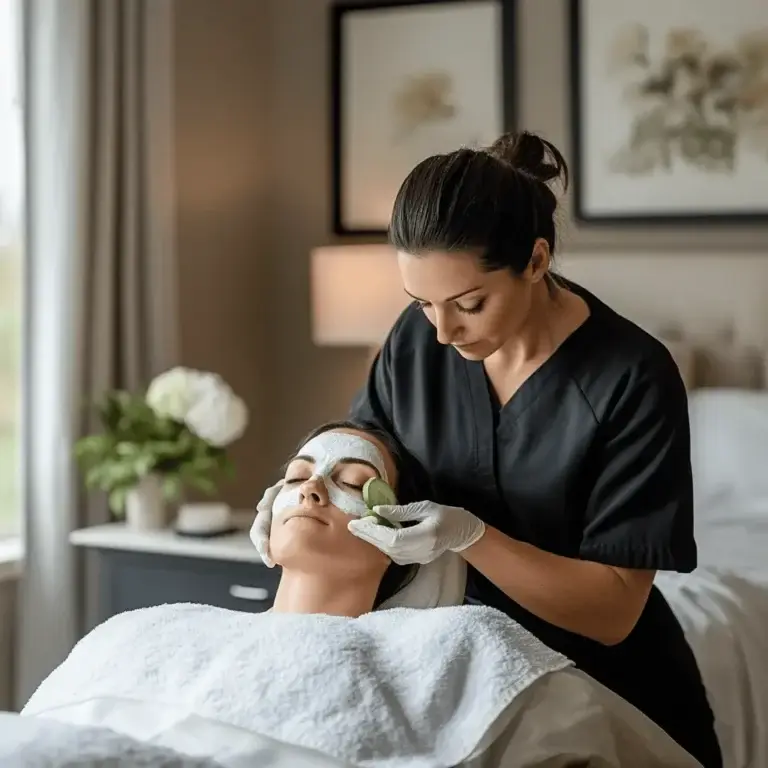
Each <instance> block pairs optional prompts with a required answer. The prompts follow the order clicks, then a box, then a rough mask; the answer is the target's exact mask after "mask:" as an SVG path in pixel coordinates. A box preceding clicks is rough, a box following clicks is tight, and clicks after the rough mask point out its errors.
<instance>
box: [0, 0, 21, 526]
mask: <svg viewBox="0 0 768 768" xmlns="http://www.w3.org/2000/svg"><path fill="white" fill-rule="evenodd" d="M20 10H21V2H20V0H0V539H2V538H4V537H7V536H12V535H15V534H18V533H19V531H20V523H21V461H20V451H19V447H20V442H21V441H20V430H19V426H20V415H21V397H20V396H21V338H22V288H23V285H22V275H23V272H22V265H23V261H22V254H23V242H22V233H23V226H22V219H23V181H24V178H23V177H24V150H23V120H22V99H21V83H22V77H21V66H20V65H21V39H22V38H21V14H20Z"/></svg>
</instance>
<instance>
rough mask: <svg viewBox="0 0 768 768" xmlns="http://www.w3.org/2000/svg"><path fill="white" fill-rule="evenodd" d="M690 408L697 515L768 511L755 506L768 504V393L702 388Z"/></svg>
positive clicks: (691, 396)
mask: <svg viewBox="0 0 768 768" xmlns="http://www.w3.org/2000/svg"><path fill="white" fill-rule="evenodd" d="M689 403H690V418H691V462H692V465H693V482H694V493H695V499H696V507H697V514H703V515H706V516H711V515H717V514H720V513H721V512H719V511H718V510H722V511H723V513H725V514H727V512H726V511H725V510H727V509H731V510H733V505H732V503H733V502H737V503H739V506H742V504H741V502H746V503H748V506H749V507H751V508H752V509H753V510H759V509H768V507H766V506H764V505H756V504H754V503H753V502H755V501H759V500H764V499H768V392H762V391H750V390H739V389H700V390H697V391H695V392H693V393H691V395H690V400H689Z"/></svg>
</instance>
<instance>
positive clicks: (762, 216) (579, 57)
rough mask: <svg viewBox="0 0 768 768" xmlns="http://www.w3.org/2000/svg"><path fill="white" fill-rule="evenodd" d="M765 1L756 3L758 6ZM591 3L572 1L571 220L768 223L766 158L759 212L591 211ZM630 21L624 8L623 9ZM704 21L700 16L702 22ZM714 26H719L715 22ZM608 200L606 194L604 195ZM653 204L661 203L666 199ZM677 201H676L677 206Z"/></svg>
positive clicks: (696, 209) (693, 208) (701, 208)
mask: <svg viewBox="0 0 768 768" xmlns="http://www.w3.org/2000/svg"><path fill="white" fill-rule="evenodd" d="M685 1H686V2H689V3H690V4H691V8H692V16H691V21H692V25H693V26H695V24H696V21H697V17H696V14H697V13H700V8H699V7H698V6H697V4H696V2H695V0H685ZM761 1H762V0H755V2H756V3H758V2H761ZM589 2H590V0H568V3H569V5H568V41H567V42H568V48H569V55H568V65H569V78H568V79H569V81H570V88H569V92H570V124H571V125H570V128H571V130H570V134H571V167H572V177H573V215H574V218H575V219H576V220H577V221H578V222H582V223H587V224H591V225H608V226H610V225H643V224H652V225H681V224H702V225H708V224H709V225H745V224H755V223H765V222H766V221H768V158H767V162H766V166H765V178H766V183H765V185H764V189H765V190H766V191H765V200H764V203H760V204H759V205H756V206H755V207H745V208H743V209H741V210H725V209H717V208H715V207H714V206H710V207H707V206H697V205H696V204H695V203H692V204H691V206H690V207H687V208H683V207H678V206H676V207H675V208H674V209H672V208H667V209H666V210H665V208H664V205H663V203H658V204H657V207H654V206H653V205H652V204H650V205H648V206H647V207H646V209H645V210H641V209H635V210H626V211H622V210H621V209H619V208H617V210H615V211H612V212H610V213H608V212H605V211H602V212H601V211H596V210H594V209H592V208H591V207H590V204H589V202H588V200H587V194H586V187H587V184H586V179H587V177H588V175H589V173H590V168H591V166H590V164H591V163H593V162H595V158H593V157H590V155H589V152H588V151H587V150H586V149H585V139H586V136H587V131H586V130H585V127H584V124H585V103H586V101H587V89H588V87H589V84H588V83H586V82H585V79H586V78H585V73H584V69H585V67H584V56H583V52H584V51H585V50H586V46H585V45H583V39H584V36H585V26H586V24H587V21H588V20H587V19H586V15H587V14H586V13H585V8H586V5H587V4H588V3H589ZM642 8H643V6H642V4H635V5H633V6H632V10H633V12H636V11H638V9H642ZM764 8H765V10H766V16H765V18H766V27H767V28H768V5H765V6H764ZM622 9H623V12H624V14H625V16H626V6H622ZM700 19H701V17H700V16H699V20H700ZM712 23H713V24H715V23H716V20H714V19H713V20H712ZM664 186H665V182H664V181H660V183H659V187H660V189H663V188H664ZM606 194H608V193H606ZM621 197H622V196H621V195H615V194H614V195H613V199H621ZM654 199H655V200H661V199H663V196H661V197H659V198H656V197H655V196H654ZM677 199H679V198H675V202H676V201H677Z"/></svg>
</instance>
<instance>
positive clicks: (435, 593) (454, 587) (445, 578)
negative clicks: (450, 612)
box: [378, 552, 467, 610]
mask: <svg viewBox="0 0 768 768" xmlns="http://www.w3.org/2000/svg"><path fill="white" fill-rule="evenodd" d="M466 588H467V564H466V562H465V561H464V558H463V557H461V555H458V554H456V553H455V552H445V553H444V554H442V555H440V557H438V558H436V559H435V560H433V561H432V562H431V563H427V564H426V565H420V566H419V568H418V570H417V571H416V575H415V576H414V577H413V579H412V580H411V581H410V582H409V583H408V584H406V586H405V587H403V588H402V589H401V590H400V591H399V592H397V593H396V594H395V595H393V596H392V597H390V598H389V600H385V601H384V602H383V603H382V604H381V605H380V606H379V608H378V610H384V609H388V608H443V607H447V606H451V605H461V604H462V603H463V602H464V594H465V592H466Z"/></svg>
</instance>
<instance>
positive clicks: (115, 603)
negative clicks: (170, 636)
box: [100, 550, 280, 620]
mask: <svg viewBox="0 0 768 768" xmlns="http://www.w3.org/2000/svg"><path fill="white" fill-rule="evenodd" d="M100 555H101V564H102V574H103V577H102V581H101V586H102V588H103V594H102V597H101V601H100V602H101V613H102V617H101V618H102V620H103V619H105V618H107V617H109V616H113V615H114V614H116V613H122V612H123V611H130V610H134V609H136V608H148V607H150V606H153V605H162V604H163V603H203V604H206V605H215V606H218V607H219V608H228V609H231V610H236V611H248V612H251V613H255V612H260V611H266V610H267V609H268V608H271V607H272V603H273V602H274V599H275V591H276V589H277V583H278V581H279V580H280V571H279V569H278V568H275V569H270V568H267V567H265V566H264V565H262V564H261V563H244V562H231V561H225V560H208V559H204V558H195V557H177V556H175V555H156V554H145V553H134V552H117V551H107V550H102V551H101V553H100Z"/></svg>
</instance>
